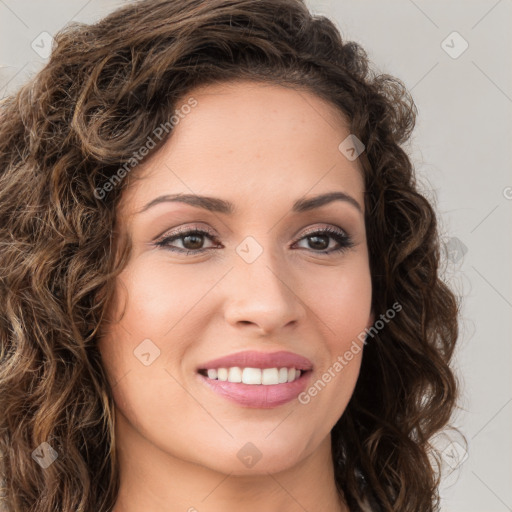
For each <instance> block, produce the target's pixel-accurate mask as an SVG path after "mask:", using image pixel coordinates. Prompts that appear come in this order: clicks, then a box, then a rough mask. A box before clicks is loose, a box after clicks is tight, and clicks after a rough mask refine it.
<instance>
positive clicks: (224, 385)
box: [197, 371, 311, 409]
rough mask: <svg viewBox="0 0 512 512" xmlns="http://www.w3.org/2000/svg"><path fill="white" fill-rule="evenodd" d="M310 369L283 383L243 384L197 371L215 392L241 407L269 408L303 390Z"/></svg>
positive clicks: (292, 397)
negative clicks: (213, 377) (214, 377)
mask: <svg viewBox="0 0 512 512" xmlns="http://www.w3.org/2000/svg"><path fill="white" fill-rule="evenodd" d="M310 374H311V371H307V372H305V373H303V374H302V375H301V376H300V377H299V378H298V379H297V380H294V381H293V382H285V383H283V384H271V385H268V386H267V385H264V384H259V385H258V384H243V383H237V382H228V381H221V380H213V379H209V378H208V377H205V376H204V375H201V374H200V373H198V374H197V375H198V376H199V378H200V379H201V380H202V381H203V382H204V383H205V384H206V385H208V386H209V388H210V389H211V390H213V391H215V393H217V394H219V395H221V396H223V397H224V398H226V399H227V400H231V401H232V402H235V403H237V404H238V405H241V406H243V407H252V408H257V409H271V408H273V407H278V406H280V405H283V404H286V403H288V402H291V401H292V400H294V399H295V398H297V396H298V395H299V394H300V393H302V391H304V389H305V388H306V385H307V383H308V381H309V378H310Z"/></svg>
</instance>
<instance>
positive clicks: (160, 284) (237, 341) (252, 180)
mask: <svg viewBox="0 0 512 512" xmlns="http://www.w3.org/2000/svg"><path fill="white" fill-rule="evenodd" d="M190 96H193V97H194V98H195V99H196V100H197V102H198V104H197V106H196V107H194V108H193V109H192V111H191V112H190V113H189V114H188V115H187V116H185V117H184V118H183V119H181V120H180V122H179V124H178V125H177V126H176V127H175V131H174V133H173V135H172V137H171V138H170V139H168V140H167V141H166V143H165V144H164V146H163V147H162V148H161V149H160V150H159V151H155V154H153V155H150V159H148V160H147V161H145V162H143V163H142V164H140V165H139V167H137V168H136V170H134V171H132V172H133V173H135V172H137V178H142V179H136V180H132V181H130V187H129V188H128V189H127V190H126V191H125V192H124V195H123V198H122V201H121V204H120V205H119V216H118V222H119V225H118V227H117V233H129V235H130V236H131V238H132V240H133V248H134V249H133V254H132V256H131V259H130V261H129V263H128V265H127V267H126V269H125V270H124V272H123V273H122V274H121V275H120V276H119V278H118V283H117V291H118V293H116V300H114V301H113V302H112V304H111V308H110V311H109V314H108V319H109V321H108V322H107V323H106V325H105V326H104V332H103V336H102V338H101V340H100V351H101V354H102V358H103V361H104V364H105V368H106V370H107V373H108V375H109V379H110V380H111V384H112V386H113V393H114V401H115V404H116V410H115V414H116V443H117V448H116V449H117V453H118V455H119V463H120V474H121V486H120V492H119V496H118V501H117V503H116V507H115V512H141V511H145V510H151V511H152V512H164V511H165V512H170V511H189V512H193V511H198V512H218V511H221V510H222V511H223V512H231V511H239V510H241V509H243V510H244V511H246V512H255V511H261V510H265V511H268V512H277V511H280V512H299V511H301V512H303V511H304V510H331V511H348V508H347V506H346V505H345V504H344V501H343V499H342V498H341V497H340V496H339V495H338V494H337V492H336V488H335V482H334V473H333V467H332V460H331V436H330V431H331V429H332V428H333V426H334V425H335V423H336V422H337V420H338V419H339V418H340V416H341V415H342V414H343V411H344V410H345V408H346V406H347V403H348V401H349V399H350V397H351V395H352V392H353V389H354V386H355V384H356V381H357V378H358V374H359V369H360V363H361V357H362V351H360V352H359V353H358V354H356V355H354V357H353V359H352V360H351V361H350V362H349V363H348V364H346V366H344V367H343V369H342V371H339V372H337V373H336V376H335V377H334V378H332V379H331V380H330V382H329V383H328V384H327V385H325V386H324V387H323V388H321V391H320V392H318V394H317V395H316V396H314V397H312V398H311V400H310V401H309V403H307V404H301V403H299V401H298V400H297V399H295V400H293V401H291V402H288V403H286V404H284V405H281V406H278V407H275V408H270V409H259V408H256V409H254V408H247V407H243V406H240V405H238V404H236V403H233V402H230V401H228V400H226V399H225V398H223V397H221V396H219V395H217V394H216V393H214V392H212V391H211V390H210V389H209V388H208V387H207V386H205V385H204V383H202V382H201V381H200V379H199V378H198V376H197V373H196V368H197V367H198V366H199V365H200V363H204V362H206V361H208V360H210V359H213V358H217V357H220V356H225V355H228V354H231V353H235V352H239V351H243V350H257V351H267V352H269V351H270V352H272V351H277V350H288V351H291V352H296V353H298V354H300V355H303V356H305V357H307V358H309V359H310V360H311V361H312V362H313V365H314V371H313V375H312V376H311V380H310V383H314V382H315V381H317V380H318V379H319V378H320V376H321V375H322V374H323V372H324V371H326V370H327V369H328V368H329V367H332V366H333V364H334V363H335V361H336V360H337V358H338V356H342V355H343V354H344V353H345V352H346V351H347V350H348V349H349V348H350V346H351V344H352V343H353V342H354V340H356V338H357V336H358V334H360V333H361V332H362V331H363V330H364V329H365V327H369V326H371V325H372V323H373V314H372V312H371V295H372V288H371V276H370V269H369V260H368V249H367V242H366V232H365V224H364V182H363V179H362V174H361V173H362V171H361V168H360V164H359V163H358V161H357V160H355V161H349V160H348V159H346V158H345V156H343V154H342V153H341V152H340V151H339V150H338V145H339V144H340V142H341V141H343V140H344V139H345V138H346V137H347V136H348V135H349V131H348V129H347V125H346V121H345V120H344V118H343V117H342V115H341V114H340V113H339V112H338V111H337V110H336V109H335V108H334V107H333V106H332V105H330V104H329V103H327V102H325V101H324V100H322V99H320V98H319V97H317V96H316V95H314V94H312V93H309V92H305V91H300V92H299V91H297V90H294V89H292V88H287V87H286V88H285V87H282V86H278V85H268V84H262V83H258V82H247V81H238V82H231V83H230V84H216V85H214V86H212V85H211V86H206V87H202V88H199V89H195V90H194V91H192V92H191V93H190V94H189V95H187V98H189V97H190ZM187 98H185V99H184V100H183V104H184V103H185V102H186V99H187ZM332 191H341V192H344V193H346V194H349V195H350V196H352V197H353V198H354V199H355V200H356V201H357V202H358V203H359V205H360V207H361V210H362V211H358V209H357V208H355V207H354V206H353V205H351V204H350V203H349V202H345V201H334V202H331V203H329V204H327V205H324V206H322V207H320V208H316V209H314V210H311V211H306V212H302V213H293V212H291V208H292V205H293V203H294V201H296V200H297V199H300V198H304V197H307V198H309V197H313V196H316V195H318V194H322V193H326V192H332ZM174 193H184V194H191V193H192V194H199V195H208V196H213V197H218V198H222V199H225V200H228V201H231V202H232V203H233V204H234V206H235V208H236V210H237V213H236V215H227V214H223V213H212V212H209V211H207V210H203V209H201V208H198V207H194V206H191V205H187V204H182V203H178V202H174V203H171V202H165V203H160V204H158V205H155V206H153V207H152V208H150V209H148V210H147V211H145V212H144V213H137V212H138V211H139V210H141V209H142V208H143V207H144V205H146V204H147V203H148V202H150V201H151V200H153V199H154V198H156V197H158V196H160V195H162V194H174ZM329 226H330V227H333V228H338V229H341V230H343V232H345V233H346V234H348V235H349V236H350V238H351V239H352V242H353V247H350V248H347V249H346V250H344V251H342V252H338V253H331V254H325V253H324V252H323V251H325V249H326V248H328V249H332V248H336V247H338V246H339V245H338V242H337V241H336V240H335V239H333V238H331V237H330V236H329V237H326V238H321V239H320V240H315V239H314V237H313V238H311V236H310V237H309V238H308V237H307V236H305V235H304V233H305V232H306V230H312V228H315V229H318V230H321V229H325V228H326V227H329ZM178 227H184V228H194V227H199V228H202V229H207V230H210V231H211V232H213V234H214V235H215V236H216V237H217V240H218V241H215V240H212V239H210V238H209V237H207V236H204V237H199V240H197V239H192V240H191V239H190V238H189V239H187V238H185V239H184V238H183V237H182V238H178V239H176V240H174V241H172V242H170V245H171V246H174V247H177V248H181V249H185V248H188V249H189V250H191V249H194V248H207V250H206V251H205V252H202V253H201V252H199V253H198V254H195V255H194V254H189V255H188V256H187V255H185V254H184V253H183V254H182V253H175V252H171V251H170V250H169V249H168V248H164V247H158V246H155V245H154V243H155V240H158V239H159V238H162V236H161V235H170V234H173V233H174V232H175V231H176V228H178ZM247 236H251V237H253V238H254V239H255V240H256V241H257V243H258V244H259V246H261V248H262V250H263V252H262V254H261V255H260V256H259V257H258V258H257V259H256V260H255V261H254V262H252V263H250V264H249V263H247V261H245V260H244V259H243V258H242V257H240V256H239V254H238V253H237V252H236V248H237V246H239V245H240V243H241V242H242V241H243V240H244V239H245V238H246V237H247ZM320 236H321V237H322V235H320ZM315 242H316V245H315ZM322 244H324V245H322ZM219 245H220V248H216V247H219ZM251 250H252V249H251ZM123 311H124V315H122V312H123ZM145 339H150V340H151V341H152V343H154V344H155V345H156V346H157V347H158V349H159V350H160V356H159V357H157V358H156V359H155V360H154V361H153V362H152V363H151V364H149V365H148V366H146V365H144V364H142V363H141V361H140V360H139V359H138V358H137V357H135V356H134V350H135V349H136V348H137V346H138V345H139V344H140V343H141V342H142V341H143V340H145ZM358 343H359V345H361V343H360V342H358ZM248 442H250V443H252V444H253V445H254V446H256V447H257V449H258V450H259V452H260V453H261V455H262V457H261V459H260V460H259V461H258V462H257V463H256V464H255V465H253V466H252V467H247V466H246V465H245V464H243V463H242V462H241V460H240V459H239V458H238V457H237V454H238V452H239V450H240V449H241V448H242V447H244V446H245V445H246V443H248Z"/></svg>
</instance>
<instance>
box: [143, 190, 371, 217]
mask: <svg viewBox="0 0 512 512" xmlns="http://www.w3.org/2000/svg"><path fill="white" fill-rule="evenodd" d="M333 201H344V202H347V203H349V204H351V205H352V206H354V207H355V208H356V209H357V210H358V211H359V212H360V213H363V210H362V208H361V206H360V204H359V203H358V202H357V201H356V200H355V199H354V198H353V197H352V196H350V195H348V194H346V193H345V192H329V193H327V194H321V195H318V196H315V197H310V198H308V199H298V200H297V201H295V203H293V207H292V211H293V212H296V213H300V212H305V211H309V210H313V209H315V208H319V207H321V206H324V205H326V204H328V203H331V202H333ZM165 202H178V203H184V204H188V205H190V206H196V207H198V208H203V209H205V210H208V211H210V212H215V213H223V214H225V215H233V214H234V213H235V206H234V204H233V203H230V202H229V201H226V200H224V199H219V198H217V197H208V196H198V195H196V194H167V195H164V196H159V197H157V198H155V199H153V200H152V201H150V202H149V203H147V204H146V205H145V206H144V207H143V208H142V209H141V210H139V211H138V212H137V214H140V213H143V212H145V211H147V210H149V209H150V208H152V207H153V206H156V205H157V204H160V203H165Z"/></svg>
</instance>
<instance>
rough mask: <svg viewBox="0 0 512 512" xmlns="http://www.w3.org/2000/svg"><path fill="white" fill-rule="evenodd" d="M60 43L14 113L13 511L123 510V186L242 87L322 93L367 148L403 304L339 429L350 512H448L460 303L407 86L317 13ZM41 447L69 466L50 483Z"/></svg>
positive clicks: (213, 6)
mask: <svg viewBox="0 0 512 512" xmlns="http://www.w3.org/2000/svg"><path fill="white" fill-rule="evenodd" d="M55 44H56V46H55V47H54V49H53V52H52V55H51V58H50V60H49V62H48V63H47V65H46V66H45V67H44V68H43V69H42V71H40V72H39V73H38V74H37V75H36V76H35V77H34V78H33V79H31V80H30V81H29V82H28V83H26V84H25V85H24V86H23V87H21V88H20V89H19V90H18V92H17V93H16V94H13V95H11V96H9V97H8V98H7V99H6V100H5V101H3V102H2V103H1V104H0V270H1V275H0V342H1V345H0V350H1V353H0V411H2V412H1V416H0V457H1V459H0V463H1V465H0V471H1V472H0V476H1V477H2V483H3V487H2V494H3V495H4V499H3V505H4V507H5V508H6V510H7V511H8V512H13V511H16V512H21V511H23V512H29V511H34V512H35V511H37V512H53V511H54V510H59V511H63V512H72V511H73V512H77V511H80V512H89V511H90V512H98V511H110V510H111V509H112V507H113V505H114V503H115V501H116V496H117V491H118V488H119V475H118V469H119V468H118V463H117V459H116V453H115V438H114V421H115V417H114V403H113V400H112V393H111V389H110V388H109V385H108V382H107V378H106V374H105V372H104V369H103V366H102V363H101V359H100V356H99V352H98V350H97V340H98V333H99V328H100V326H101V324H102V320H103V319H104V317H105V310H106V307H107V306H108V304H109V303H110V300H111V298H112V296H113V292H114V282H115V278H116V276H117V275H118V274H119V273H120V272H121V271H122V269H123V266H124V265H125V264H126V262H127V261H128V258H129V254H130V244H129V240H128V241H125V243H123V245H122V247H123V250H122V251H121V252H120V254H121V257H120V258H119V260H118V259H117V258H115V255H116V254H117V252H116V251H115V248H116V243H117V242H118V241H117V239H116V238H115V236H114V234H115V231H114V226H115V222H116V211H117V205H118V204H119V200H120V198H121V196H122V193H123V191H124V190H125V188H126V186H127V183H128V182H129V179H130V178H132V174H130V175H129V176H127V177H126V178H125V179H123V180H118V181H119V182H116V183H115V184H114V185H113V184H112V177H113V176H114V175H117V177H119V170H120V169H121V168H122V167H123V166H125V167H124V168H125V171H126V172H125V173H124V174H126V173H127V172H128V171H127V169H128V167H126V162H129V161H132V162H133V155H134V154H135V153H137V152H138V151H139V149H140V148H141V147H142V146H143V145H144V144H145V143H146V141H147V140H148V136H149V135H151V134H152V133H154V132H155V130H156V129H157V128H158V127H159V126H161V125H165V124H166V123H167V124H168V122H169V118H170V116H171V115H172V113H173V112H174V111H175V110H176V109H177V108H178V107H179V104H178V100H179V99H180V98H183V97H186V94H187V93H188V92H189V91H191V90H192V89H193V88H194V87H196V86H199V85H206V84H210V83H214V82H225V81H230V80H236V79H251V80H258V81H266V82H270V83H275V84H282V85H286V86H291V87H295V88H297V89H302V90H308V91H311V92H313V93H315V94H316V95H318V96H320V97H322V98H324V99H326V100H328V101H329V102H330V103H331V104H332V105H333V106H334V107H337V108H338V109H339V110H340V111H341V112H342V113H343V114H344V115H345V116H346V118H347V120H348V122H349V126H350V132H351V133H352V134H354V135H355V136H357V138H358V139H360V140H361V141H362V142H363V143H364V145H365V151H364V152H363V153H362V154H361V155H360V157H359V159H360V162H361V165H362V167H363V169H364V177H365V190H366V193H365V201H366V204H365V207H366V208H365V209H366V219H365V222H366V230H367V235H368V248H369V254H370V270H371V275H372V284H373V299H372V306H373V311H374V312H375V317H376V318H379V315H381V314H383V313H384V312H385V311H386V310H388V309H389V308H390V306H391V304H394V303H396V302H397V303H399V304H400V305H401V306H402V308H403V309H402V311H401V312H400V313H399V314H397V315H396V316H395V318H394V319H393V320H392V321H390V322H389V323H387V325H386V328H384V329H382V330H380V331H379V332H378V333H376V334H374V335H372V336H371V338H370V337H369V338H368V344H367V346H366V347H365V351H364V357H363V362H362V367H361V373H360V377H359V380H358V382H357V385H356V389H355V391H354V394H353V397H352V399H351V401H350V403H349V405H348V407H347V408H346V410H345V412H344V414H343V415H342V417H341V418H340V419H339V421H338V422H337V424H336V425H335V427H334V429H333V431H332V453H333V462H334V466H335V477H336V483H337V486H338V489H339V490H340V492H342V493H343V495H344V496H345V499H346V500H347V503H348V504H349V506H350V507H351V510H359V509H360V508H359V504H360V503H361V501H362V499H363V494H365V492H366V490H369V489H371V490H372V491H373V494H374V496H375V498H376V500H377V501H378V502H379V503H380V505H381V507H382V510H385V511H400V512H406V511H410V512H413V511H414V512H420V511H433V510H437V507H438V502H439V498H438V490H437V488H438V485H439V471H437V470H436V467H435V465H434V464H433V463H432V460H431V459H430V458H429V453H430V450H429V439H430V438H431V437H432V435H433V434H435V433H436V432H438V431H439V430H440V429H441V428H442V427H443V426H445V425H446V424H447V423H448V421H449V420H450V417H451V413H452V410H453V408H454V406H455V401H456V398H457V392H458V387H457V381H456V379H455V377H454V374H453V373H452V371H451V369H450V367H449V363H450V359H451V357H452V354H453V351H454V347H455V343H456V339H457V336H458V324H457V316H458V305H457V302H456V300H455V296H454V294H453V293H452V292H451V291H450V289H449V288H448V287H447V286H446V285H445V284H444V283H443V281H442V280H441V278H440V276H439V270H438V266H439V262H440V256H441V254H440V244H439V234H438V229H437V223H436V215H435V213H434V210H433V207H432V206H431V204H430V203H429V201H428V200H427V199H426V198H425V197H424V196H423V195H422V194H421V193H420V192H419V191H418V187H417V184H416V182H415V176H414V170H413V167H412V164H411V162H410V160H409V158H408V156H407V154H406V153H405V151H404V149H402V147H401V146H402V145H403V143H404V142H406V141H407V140H408V138H409V136H410V134H411V131H412V129H413V127H414V123H415V117H416V113H417V112H416V108H415V105H414V102H413V100H412V98H411V96H410V94H409V93H408V92H407V91H406V89H405V87H404V86H403V84H402V83H401V82H400V81H399V80H398V79H396V78H394V77H391V76H388V75H385V74H377V73H376V72H375V71H373V70H372V69H371V68H370V65H369V62H368V58H367V55H366V53H365V51H364V50H363V49H362V48H361V46H359V45H358V44H356V43H354V42H349V41H344V40H343V39H342V37H341V35H340V33H339V31H338V29H337V28H336V26H335V25H334V24H333V23H332V22H331V21H330V20H328V19H327V18H325V17H323V16H313V15H311V13H310V12H309V11H308V9H307V8H306V6H305V4H304V3H303V1H302V0H179V1H178V0H174V1H171V0H153V1H150V0H142V1H137V2H132V3H129V4H127V5H126V6H124V7H122V8H120V9H118V10H116V11H115V12H113V13H112V14H110V15H109V16H107V17H106V18H104V19H102V20H100V21H99V22H97V23H95V24H91V25H87V24H81V23H73V24H71V25H68V26H67V27H65V28H64V29H62V30H61V31H60V32H59V33H58V34H57V35H56V36H55ZM171 133H172V129H170V130H168V132H166V133H165V134H164V136H163V137H162V138H161V140H160V141H158V147H160V146H161V144H163V143H164V142H165V141H166V139H168V137H169V135H170V134H171ZM158 147H157V149H158ZM157 149H155V150H153V153H154V152H155V151H157ZM136 170H137V169H136V167H135V168H134V170H133V171H131V169H130V171H131V172H132V173H133V175H135V174H136ZM107 182H109V183H110V186H108V185H107ZM107 191H108V192H107ZM41 443H48V445H49V446H48V445H43V446H42V447H40V446H41ZM38 447H39V448H38ZM50 447H51V449H53V450H55V452H51V449H50ZM37 449H39V450H40V451H41V450H42V451H41V453H39V457H41V456H42V455H43V454H46V455H45V456H50V455H48V454H52V453H56V454H57V458H56V460H54V461H53V463H52V464H50V465H49V466H48V467H47V468H46V469H44V470H42V469H41V467H40V465H39V464H37V463H36V462H37V456H38V455H37V452H36V455H34V450H37ZM358 475H359V476H358ZM361 475H363V476H364V481H365V482H366V487H361V485H360V478H359V477H360V476H361ZM365 489H366V490H365Z"/></svg>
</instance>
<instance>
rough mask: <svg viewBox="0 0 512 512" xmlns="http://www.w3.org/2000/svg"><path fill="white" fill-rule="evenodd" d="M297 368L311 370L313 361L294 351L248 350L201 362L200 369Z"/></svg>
mask: <svg viewBox="0 0 512 512" xmlns="http://www.w3.org/2000/svg"><path fill="white" fill-rule="evenodd" d="M234 366H238V367H240V368H284V367H286V368H295V369H297V370H311V369H313V363H312V362H311V361H310V360H309V359H307V358H306V357H303V356H300V355H298V354H294V353H293V352H286V351H279V352H257V351H255V350H246V351H244V352H237V353H236V354H230V355H228V356H224V357H220V358H218V359H213V360H211V361H207V362H206V363H203V364H201V365H200V366H199V367H198V370H210V369H216V368H231V367H234Z"/></svg>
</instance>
